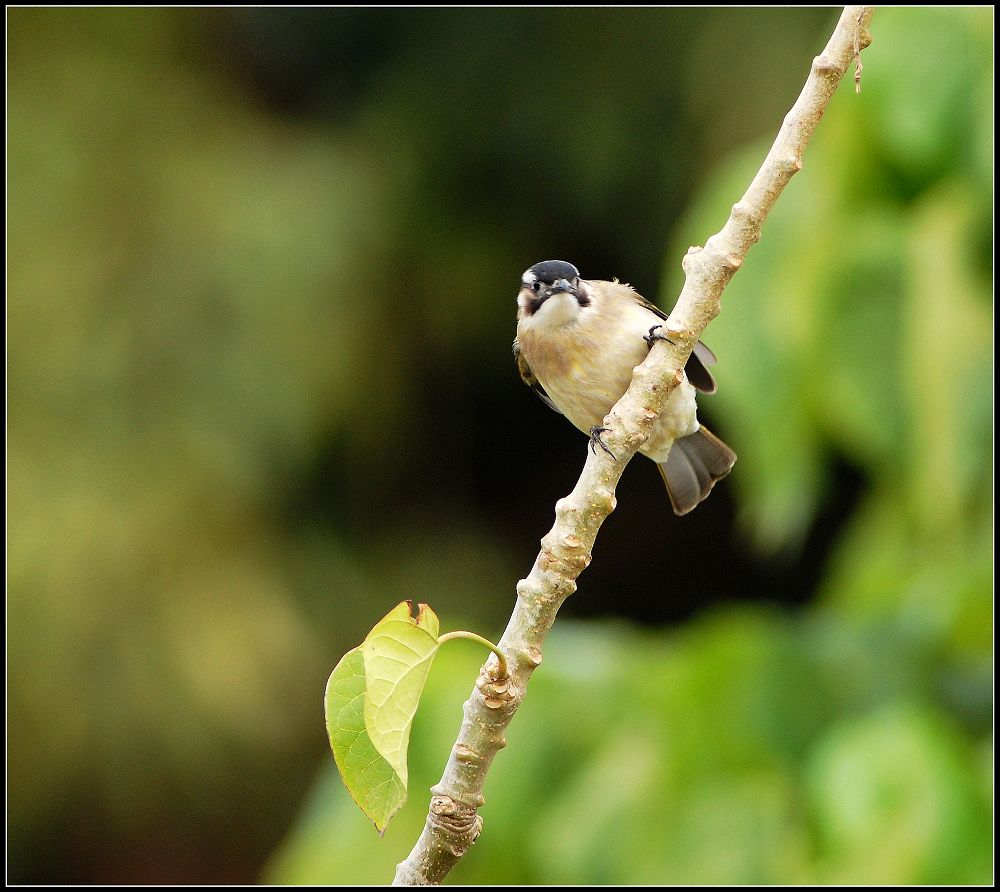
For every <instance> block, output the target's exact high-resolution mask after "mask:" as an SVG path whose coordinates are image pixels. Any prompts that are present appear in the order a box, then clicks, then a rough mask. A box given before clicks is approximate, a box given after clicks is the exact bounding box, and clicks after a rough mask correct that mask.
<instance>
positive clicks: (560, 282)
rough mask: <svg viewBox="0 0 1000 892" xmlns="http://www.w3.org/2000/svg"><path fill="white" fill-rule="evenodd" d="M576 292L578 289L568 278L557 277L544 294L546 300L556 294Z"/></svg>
mask: <svg viewBox="0 0 1000 892" xmlns="http://www.w3.org/2000/svg"><path fill="white" fill-rule="evenodd" d="M560 293H565V294H576V289H575V288H574V287H573V286H572V285H571V284H570V282H569V280H568V279H556V280H555V281H554V282H553V283H552V284H551V285H549V287H548V288H546V289H545V294H544V295H543V296H544V298H545V299H546V300H548V298H550V297H552V296H553V295H555V294H560Z"/></svg>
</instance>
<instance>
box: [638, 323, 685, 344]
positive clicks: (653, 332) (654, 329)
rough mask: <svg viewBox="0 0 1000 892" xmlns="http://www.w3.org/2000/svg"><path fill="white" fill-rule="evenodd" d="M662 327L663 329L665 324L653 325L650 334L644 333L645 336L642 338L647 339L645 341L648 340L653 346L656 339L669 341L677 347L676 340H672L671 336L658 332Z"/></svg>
mask: <svg viewBox="0 0 1000 892" xmlns="http://www.w3.org/2000/svg"><path fill="white" fill-rule="evenodd" d="M662 329H663V326H662V325H654V326H653V327H652V328H651V329H650V330H649V334H648V335H643V336H642V339H643V340H644V341H645V342H646V343H647V344H649V346H650V347H652V346H653V342H654V341H666V342H667V343H668V344H672V345H673V346H675V347H676V346H677V344H676V342H674V341H671V340H670V338H668V337H667V336H666V335H663V334H657V332H659V331H661V330H662Z"/></svg>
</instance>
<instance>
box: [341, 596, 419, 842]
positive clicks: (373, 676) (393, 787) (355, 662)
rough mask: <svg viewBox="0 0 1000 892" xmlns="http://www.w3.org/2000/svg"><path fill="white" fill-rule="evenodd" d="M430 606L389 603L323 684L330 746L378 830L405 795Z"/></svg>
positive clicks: (382, 828) (347, 782)
mask: <svg viewBox="0 0 1000 892" xmlns="http://www.w3.org/2000/svg"><path fill="white" fill-rule="evenodd" d="M438 632H439V623H438V618H437V616H436V615H435V613H434V611H433V610H431V609H430V607H428V606H427V605H426V604H421V605H419V609H418V611H417V616H416V617H413V616H411V614H410V604H409V602H408V601H403V602H402V603H400V604H398V605H396V607H394V608H393V609H392V610H391V611H390V612H389V613H388V614H387V615H386V616H385V617H384V618H383V619H382V620H381V621H380V622H379V623H378V624H377V625H376V626H375V628H373V629H372V630H371V632H369V633H368V637H367V638H365V640H364V642H363V643H362V644H361V646H360V647H356V648H354V650H352V651H350V652H349V653H348V654H347V655H346V656H344V658H343V659H342V660H341V661H340V662H339V663H338V664H337V667H336V668H335V669H334V670H333V673H332V674H331V675H330V680H329V682H328V683H327V687H326V727H327V732H328V734H329V735H330V746H331V747H332V748H333V755H334V758H335V759H336V761H337V767H338V768H339V769H340V774H341V777H343V779H344V783H345V784H346V785H347V789H348V790H349V791H350V793H351V796H352V797H353V799H354V801H355V802H356V803H357V804H358V806H359V807H360V808H361V810H362V811H363V812H364V813H365V814H366V815H368V817H369V818H371V820H372V821H373V822H374V824H375V828H376V829H377V830H378V831H379V833H382V832H384V831H385V828H386V826H387V825H388V823H389V820H390V819H391V818H392V816H393V815H394V814H395V813H396V812H397V811H399V809H400V808H401V807H402V805H403V803H404V802H405V801H406V781H407V770H406V751H407V748H408V746H409V742H410V726H411V725H412V723H413V716H414V714H415V713H416V711H417V704H418V703H419V701H420V694H421V692H422V691H423V689H424V683H425V682H426V681H427V674H428V672H430V668H431V663H432V662H433V660H434V655H435V653H437V648H438Z"/></svg>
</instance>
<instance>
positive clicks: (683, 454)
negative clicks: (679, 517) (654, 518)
mask: <svg viewBox="0 0 1000 892" xmlns="http://www.w3.org/2000/svg"><path fill="white" fill-rule="evenodd" d="M734 464H736V453H735V452H733V450H732V449H730V448H729V447H728V446H727V445H726V444H725V443H723V442H722V440H720V439H719V438H718V437H717V436H715V434H713V433H712V432H711V431H710V430H709V429H708V428H706V427H704V426H702V427H700V428H698V430H696V431H695V432H694V433H693V434H691V435H690V436H687V437H682V438H681V439H679V440H675V441H674V445H673V446H672V447H671V449H670V455H668V456H667V460H666V461H665V462H663V463H662V464H658V465H657V467H658V468H659V469H660V474H661V475H662V476H663V482H664V483H665V484H666V485H667V494H668V495H669V496H670V504H671V505H673V508H674V513H675V514H687V513H688V512H689V511H691V510H693V509H694V508H695V506H697V505H698V503H699V502H701V501H703V500H704V499H706V498H708V494H709V493H710V492H711V491H712V487H713V486H715V484H716V482H717V481H719V480H721V479H722V478H723V477H725V476H726V474H728V473H729V472H730V471H731V470H732V468H733V465H734Z"/></svg>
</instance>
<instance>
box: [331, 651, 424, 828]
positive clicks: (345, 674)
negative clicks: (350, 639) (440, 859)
mask: <svg viewBox="0 0 1000 892" xmlns="http://www.w3.org/2000/svg"><path fill="white" fill-rule="evenodd" d="M365 688H366V685H365V665H364V655H363V654H362V652H361V648H360V647H356V648H354V650H352V651H350V652H349V653H347V654H346V655H345V656H344V658H343V659H342V660H341V661H340V662H339V663H338V664H337V668H336V669H334V670H333V673H332V674H331V675H330V680H329V682H328V683H327V686H326V730H327V733H328V734H329V735H330V746H331V747H332V748H333V757H334V759H336V761H337V768H339V769H340V776H341V777H342V778H343V779H344V784H345V785H346V786H347V789H348V791H349V792H350V794H351V798H352V799H354V801H355V802H356V803H357V804H358V807H359V808H360V809H361V810H362V811H363V812H364V813H365V814H366V815H367V816H368V817H369V818H370V819H371V820H372V822H373V823H374V824H375V829H376V830H378V832H379V833H380V834H381V833H384V832H385V828H386V826H387V825H388V824H389V820H390V819H391V818H392V816H393V815H394V814H395V813H396V812H397V811H399V809H400V808H401V807H402V805H403V803H404V802H405V801H406V785H405V784H404V783H403V782H402V781H401V780H400V779H399V776H398V775H397V774H396V772H395V771H393V769H392V766H391V765H389V763H388V762H386V760H385V759H383V758H382V756H381V755H379V752H378V750H376V749H375V747H374V746H373V745H372V741H371V738H370V737H369V736H368V732H367V731H366V730H365Z"/></svg>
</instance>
